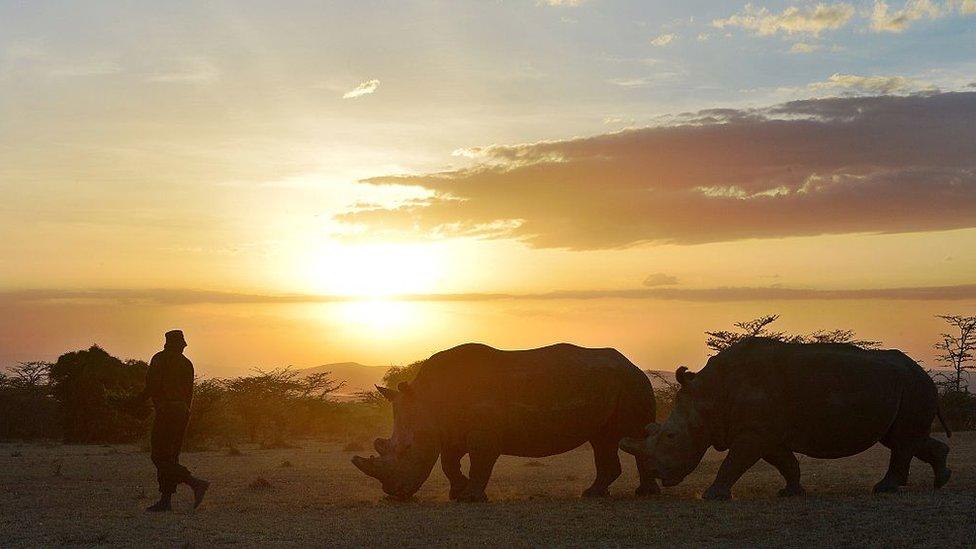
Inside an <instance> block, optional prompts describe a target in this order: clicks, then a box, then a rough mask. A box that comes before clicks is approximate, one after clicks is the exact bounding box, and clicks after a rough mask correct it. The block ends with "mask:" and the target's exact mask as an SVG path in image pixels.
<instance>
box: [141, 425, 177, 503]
mask: <svg viewBox="0 0 976 549" xmlns="http://www.w3.org/2000/svg"><path fill="white" fill-rule="evenodd" d="M169 419H170V418H168V417H167V414H166V413H165V412H164V411H163V410H161V409H160V410H156V416H155V417H154V418H153V426H152V434H151V435H150V438H149V447H150V457H151V458H152V462H153V465H155V466H156V482H157V483H158V484H159V501H157V502H156V503H154V504H153V505H150V506H149V507H147V508H146V511H150V512H162V511H169V510H171V509H172V504H171V502H170V500H171V498H172V497H173V492H175V491H176V483H175V482H173V481H172V475H171V473H170V470H171V464H172V462H173V460H174V459H175V458H174V457H173V456H172V448H171V447H170V444H169V442H170V439H171V438H172V437H170V436H168V433H167V431H168V427H169V423H170V421H169Z"/></svg>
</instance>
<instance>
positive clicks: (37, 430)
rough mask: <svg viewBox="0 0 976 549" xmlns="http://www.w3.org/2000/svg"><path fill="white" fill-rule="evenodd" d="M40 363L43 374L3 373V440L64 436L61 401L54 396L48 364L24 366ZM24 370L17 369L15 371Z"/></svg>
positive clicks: (0, 382)
mask: <svg viewBox="0 0 976 549" xmlns="http://www.w3.org/2000/svg"><path fill="white" fill-rule="evenodd" d="M31 366H39V367H41V368H42V369H43V376H42V377H36V378H34V377H25V376H21V375H15V376H14V377H10V376H6V375H3V374H0V439H36V438H57V437H60V436H61V429H60V425H59V421H58V419H59V417H60V416H59V413H58V403H57V401H55V400H54V398H52V397H51V395H50V385H48V382H47V367H48V366H49V365H48V364H44V363H39V362H35V363H27V364H22V365H21V368H23V367H31ZM22 371H23V370H22V369H21V370H18V369H17V368H15V369H14V372H15V374H20V373H21V372H22Z"/></svg>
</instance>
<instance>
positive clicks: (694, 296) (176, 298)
mask: <svg viewBox="0 0 976 549" xmlns="http://www.w3.org/2000/svg"><path fill="white" fill-rule="evenodd" d="M356 299H357V298H355V297H346V296H331V295H310V294H277V295H275V294H242V293H229V292H216V291H206V290H151V289H150V290H112V289H108V290H90V291H75V290H18V291H7V292H0V306H5V305H12V304H17V303H22V304H30V305H34V306H36V305H43V304H49V305H65V304H90V303H113V304H116V303H117V304H133V303H144V304H155V305H163V306H166V305H192V304H201V303H211V304H271V303H278V304H281V303H341V302H348V301H355V300H356ZM397 299H398V300H401V301H429V302H452V301H504V300H529V301H531V300H557V299H664V300H675V301H698V302H726V301H794V300H831V301H833V300H857V299H883V300H911V301H959V300H974V299H976V284H960V285H956V286H921V287H906V288H876V289H865V288H859V289H846V290H843V289H842V290H820V289H813V288H785V287H782V286H779V285H771V286H760V287H719V288H660V287H658V288H632V289H623V290H564V291H556V292H539V293H529V294H510V293H456V294H413V295H404V296H399V297H398V298H397Z"/></svg>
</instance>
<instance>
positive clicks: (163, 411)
mask: <svg viewBox="0 0 976 549" xmlns="http://www.w3.org/2000/svg"><path fill="white" fill-rule="evenodd" d="M185 348H186V340H185V339H183V332H182V331H181V330H172V331H169V332H166V345H165V346H164V347H163V350H162V351H160V352H158V353H156V354H155V355H154V356H153V357H152V360H151V361H150V362H149V371H148V373H147V374H146V388H145V389H143V391H142V392H141V393H139V395H137V396H136V397H135V398H133V404H141V403H143V402H145V401H146V399H149V398H151V399H152V401H153V408H155V410H156V415H155V418H154V419H153V426H152V437H151V439H150V446H151V448H152V462H153V464H154V465H155V466H156V480H157V481H159V501H158V502H156V503H154V504H153V505H151V506H149V507H147V508H146V511H157V512H158V511H169V510H171V509H172V507H171V505H170V498H171V497H172V495H173V492H175V491H176V486H177V485H178V484H181V483H182V484H186V485H188V486H189V487H190V488H192V489H193V507H194V508H196V507H197V506H199V505H200V502H201V501H203V495H204V494H205V493H206V492H207V487H209V486H210V483H209V482H207V481H205V480H202V479H198V478H195V477H194V476H193V475H191V474H190V471H189V470H188V469H187V468H186V467H183V466H182V465H180V447H181V446H182V445H183V434H184V433H185V432H186V425H187V422H189V420H190V402H191V401H192V399H193V363H191V362H190V360H189V359H188V358H186V357H185V356H183V349H185Z"/></svg>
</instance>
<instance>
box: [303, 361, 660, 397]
mask: <svg viewBox="0 0 976 549" xmlns="http://www.w3.org/2000/svg"><path fill="white" fill-rule="evenodd" d="M389 368H390V367H389V366H367V365H365V364H360V363H358V362H337V363H335V364H323V365H322V366H315V367H314V368H306V369H304V370H301V372H302V373H305V374H317V373H319V372H331V373H332V376H331V377H332V378H333V379H336V380H339V381H345V382H346V385H345V386H344V387H343V388H342V389H340V390H339V391H338V392H336V393H335V396H336V398H338V399H340V400H348V399H352V398H353V397H354V396H355V394H356V393H358V392H360V391H369V390H371V389H372V388H373V386H374V385H379V384H381V383H382V381H383V374H385V373H386V371H387V370H388V369H389ZM656 372H657V373H659V374H661V375H662V376H664V378H665V379H667V380H668V381H671V382H674V372H673V371H671V372H668V371H663V370H662V371H656ZM651 383H652V384H653V385H654V388H655V389H660V388H662V387H663V384H662V383H661V382H660V381H659V380H657V379H654V378H653V377H652V378H651Z"/></svg>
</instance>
